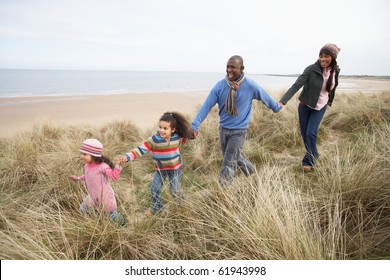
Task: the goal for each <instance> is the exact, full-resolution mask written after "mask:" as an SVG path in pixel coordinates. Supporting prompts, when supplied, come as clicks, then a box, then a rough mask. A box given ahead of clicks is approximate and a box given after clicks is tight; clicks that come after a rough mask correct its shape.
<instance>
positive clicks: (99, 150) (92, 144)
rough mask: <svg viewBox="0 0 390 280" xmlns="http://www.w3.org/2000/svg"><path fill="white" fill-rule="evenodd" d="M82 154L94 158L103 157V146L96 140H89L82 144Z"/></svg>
mask: <svg viewBox="0 0 390 280" xmlns="http://www.w3.org/2000/svg"><path fill="white" fill-rule="evenodd" d="M79 151H80V152H82V153H84V154H88V155H91V156H94V157H101V156H102V155H103V144H102V143H100V141H99V140H96V139H92V138H90V139H87V140H85V141H84V142H83V144H81V146H80V149H79Z"/></svg>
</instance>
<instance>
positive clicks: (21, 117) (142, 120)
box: [0, 78, 390, 137]
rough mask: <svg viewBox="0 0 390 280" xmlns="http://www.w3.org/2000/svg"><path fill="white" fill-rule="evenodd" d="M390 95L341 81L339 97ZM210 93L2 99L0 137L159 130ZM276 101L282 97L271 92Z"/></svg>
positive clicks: (383, 86) (372, 82)
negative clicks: (74, 129) (54, 130)
mask: <svg viewBox="0 0 390 280" xmlns="http://www.w3.org/2000/svg"><path fill="white" fill-rule="evenodd" d="M382 91H390V80H385V79H384V80H381V79H370V78H368V79H362V78H348V79H340V85H339V88H338V90H337V94H353V93H356V92H367V93H378V92H382ZM207 94H208V91H202V92H200V91H194V92H191V91H188V92H175V93H173V92H167V93H138V94H137V93H132V94H118V95H93V96H92V95H90V96H60V97H47V96H44V97H14V98H0V137H8V136H12V135H13V134H14V133H16V132H18V131H22V130H26V129H29V128H31V127H32V126H33V125H34V124H35V123H39V122H42V121H50V122H52V123H54V124H59V125H77V124H92V125H101V124H104V123H107V122H111V121H115V120H131V121H133V122H134V123H135V124H136V125H137V126H138V127H139V128H142V129H148V128H153V127H154V126H157V122H158V118H159V117H160V116H161V115H162V114H163V113H164V112H166V111H179V112H182V113H193V112H194V111H195V110H196V107H197V106H198V105H200V104H201V103H202V102H203V101H204V99H205V98H206V96H207ZM270 94H271V95H272V96H274V97H275V98H276V97H278V96H280V94H281V93H274V92H270Z"/></svg>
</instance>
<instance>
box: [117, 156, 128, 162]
mask: <svg viewBox="0 0 390 280" xmlns="http://www.w3.org/2000/svg"><path fill="white" fill-rule="evenodd" d="M116 162H117V163H118V164H121V163H126V162H128V160H127V157H125V156H121V157H119V158H118V159H117V160H116Z"/></svg>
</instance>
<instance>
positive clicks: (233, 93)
mask: <svg viewBox="0 0 390 280" xmlns="http://www.w3.org/2000/svg"><path fill="white" fill-rule="evenodd" d="M244 80H245V75H244V73H242V75H241V76H240V78H238V79H237V80H236V81H230V80H229V79H228V77H227V76H226V78H225V81H226V83H227V85H228V86H229V92H228V94H227V96H226V101H225V109H224V110H225V112H227V113H228V114H229V115H233V114H234V116H235V117H237V116H238V111H237V102H236V98H237V91H238V88H239V87H240V84H241V83H242V82H243V81H244Z"/></svg>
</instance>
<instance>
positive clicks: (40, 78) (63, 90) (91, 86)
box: [0, 69, 296, 98]
mask: <svg viewBox="0 0 390 280" xmlns="http://www.w3.org/2000/svg"><path fill="white" fill-rule="evenodd" d="M246 75H247V77H248V78H251V79H253V80H255V81H256V82H257V83H259V84H260V85H261V86H262V87H263V88H264V89H266V90H281V89H283V88H285V87H288V86H290V85H291V84H292V83H293V82H294V81H295V80H296V77H292V76H279V75H262V74H246ZM224 77H225V73H223V72H221V73H207V72H163V71H105V70H31V69H0V98H6V97H42V96H79V95H111V94H129V93H159V92H161V93H163V92H190V91H209V90H210V89H211V88H212V87H213V86H214V85H215V84H216V83H217V82H218V81H219V80H221V79H223V78H224Z"/></svg>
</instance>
